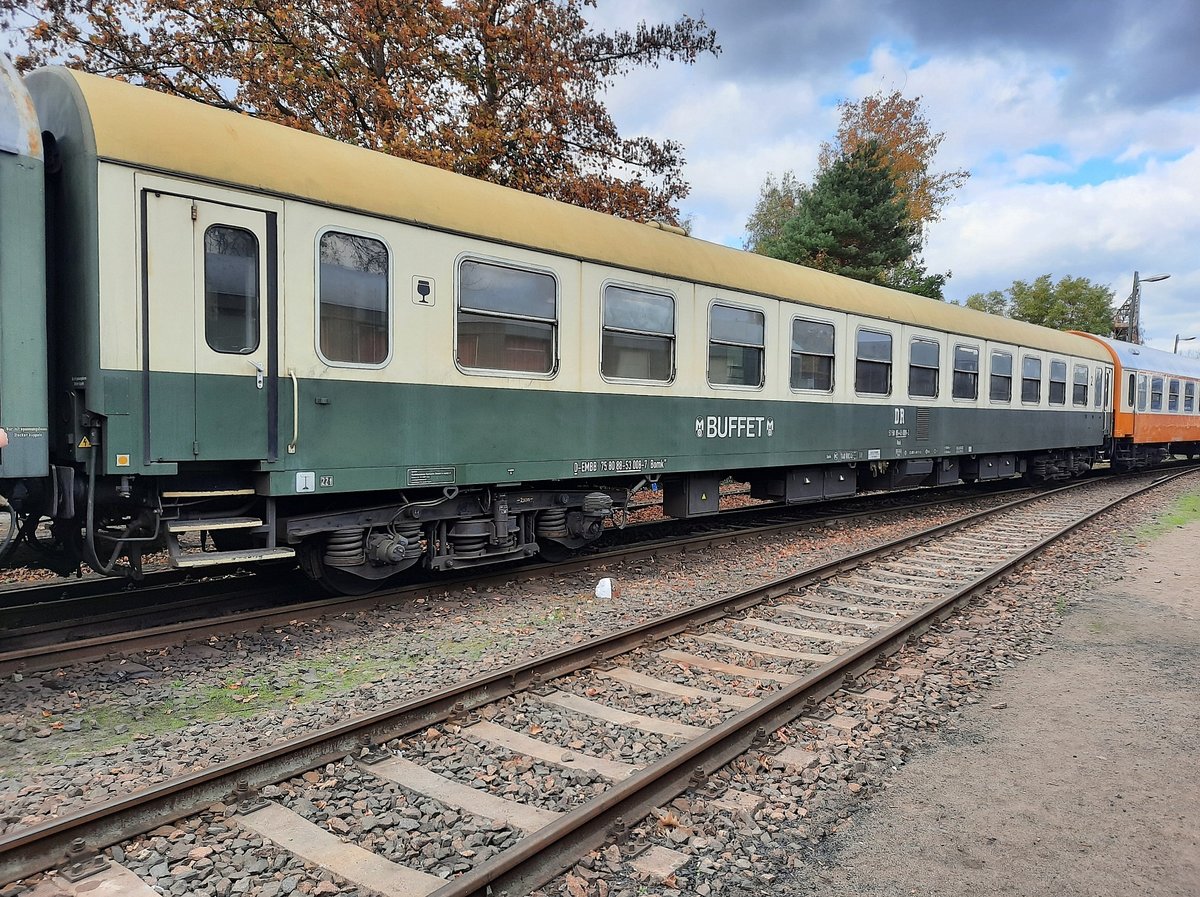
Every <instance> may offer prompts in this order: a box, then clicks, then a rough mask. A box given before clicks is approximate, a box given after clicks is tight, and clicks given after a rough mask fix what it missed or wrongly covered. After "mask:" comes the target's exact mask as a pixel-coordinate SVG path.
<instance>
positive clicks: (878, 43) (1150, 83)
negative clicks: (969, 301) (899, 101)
mask: <svg viewBox="0 0 1200 897" xmlns="http://www.w3.org/2000/svg"><path fill="white" fill-rule="evenodd" d="M683 14H689V15H692V16H695V17H700V16H703V18H704V19H705V20H706V21H707V22H708V24H709V25H710V26H712V27H713V28H715V29H716V32H717V41H718V43H719V44H720V45H721V47H722V52H721V54H720V55H719V56H718V57H716V58H711V57H708V58H705V59H703V60H701V61H700V62H698V63H697V64H696V65H694V66H690V67H689V66H684V65H681V64H671V63H666V64H664V65H663V66H661V67H660V68H658V69H647V70H643V71H638V72H634V73H631V74H630V75H628V76H626V77H624V78H622V79H621V80H619V81H618V82H616V83H615V84H614V85H613V86H612V88H611V89H610V91H609V92H608V95H607V103H608V106H609V110H610V112H611V113H612V114H613V117H614V119H615V120H616V122H617V124H618V126H619V127H620V129H621V132H622V133H623V134H625V135H626V136H633V135H637V134H644V135H647V136H651V137H655V138H659V139H663V138H671V139H674V140H677V141H680V142H681V143H682V144H683V145H684V147H685V149H686V152H685V156H686V159H687V164H686V167H685V169H684V177H685V179H686V180H687V181H688V182H689V183H690V184H691V192H690V194H689V195H688V197H687V198H686V199H685V200H684V201H683V202H682V204H681V209H682V213H683V216H684V217H685V218H691V220H692V227H693V235H694V236H697V237H700V238H702V239H705V240H712V241H714V242H718V243H724V244H726V245H730V246H737V247H741V246H742V245H743V244H744V241H745V223H746V219H747V218H748V217H749V215H750V212H751V211H752V210H753V207H754V203H755V201H756V199H757V198H758V194H759V188H760V187H761V185H762V183H763V180H764V178H765V177H766V175H767V174H768V173H774V174H775V175H777V176H778V175H780V174H782V173H783V172H784V171H789V170H790V171H794V172H795V173H796V175H797V176H798V177H799V178H800V179H801V180H803V181H806V182H810V181H811V180H812V175H813V172H814V171H815V169H816V163H817V153H818V151H819V150H820V146H821V143H822V142H823V141H828V140H830V139H831V138H832V137H833V135H834V132H835V131H836V129H837V124H838V119H839V114H838V109H837V104H838V102H839V101H841V100H845V99H850V100H857V99H860V98H861V97H863V96H867V95H869V94H871V93H874V92H876V91H878V90H882V91H884V92H885V93H888V92H891V91H892V90H900V91H901V92H902V93H903V94H904V95H905V96H906V97H917V96H919V97H920V98H921V102H922V108H923V109H924V111H925V113H926V116H927V118H928V120H929V122H930V124H931V126H932V129H933V130H934V131H935V132H936V131H941V132H944V133H945V135H946V136H945V140H944V142H943V143H942V145H941V147H940V149H939V152H938V155H937V157H936V158H935V160H934V166H933V167H934V170H935V171H944V170H951V169H958V168H963V169H967V170H969V171H970V172H971V177H970V179H969V180H968V181H967V183H966V185H965V186H964V187H963V188H962V189H961V190H959V191H958V193H957V194H956V195H955V197H954V199H953V200H952V201H951V202H950V203H949V204H948V206H947V207H946V208H945V209H944V210H943V213H942V218H941V220H940V221H938V222H936V223H935V224H933V225H932V226H931V227H930V228H929V233H928V242H927V244H926V247H925V261H926V267H927V269H928V270H929V271H931V272H944V271H950V272H952V276H951V279H950V281H949V283H948V285H947V288H946V290H945V294H946V298H947V299H950V300H953V301H959V302H961V301H963V300H964V299H965V298H966V297H967V296H969V295H970V294H972V293H976V292H985V291H988V290H1003V289H1005V288H1007V287H1008V286H1009V285H1011V284H1012V282H1013V281H1014V280H1026V281H1029V280H1033V279H1035V278H1037V277H1039V276H1040V275H1042V274H1050V275H1052V277H1053V278H1054V280H1058V279H1059V278H1061V277H1063V276H1071V277H1086V278H1088V279H1089V280H1091V281H1093V282H1095V283H1099V284H1103V285H1105V286H1108V287H1110V288H1111V289H1112V291H1113V293H1114V294H1115V296H1116V304H1118V305H1119V304H1120V303H1122V302H1123V301H1125V299H1127V298H1128V297H1129V295H1130V292H1131V291H1132V287H1133V278H1134V272H1135V271H1136V272H1139V273H1140V275H1141V277H1143V278H1144V277H1147V276H1152V275H1157V274H1169V275H1170V278H1169V279H1167V280H1164V281H1159V282H1153V283H1144V284H1142V287H1141V296H1142V303H1141V315H1142V327H1143V330H1144V332H1145V335H1146V341H1147V342H1148V343H1149V344H1151V345H1154V346H1157V347H1159V348H1165V349H1167V350H1168V351H1169V350H1170V349H1171V348H1172V346H1173V343H1174V339H1175V336H1176V334H1180V335H1182V336H1184V337H1187V336H1195V337H1196V339H1195V340H1194V341H1191V342H1181V343H1180V349H1181V351H1185V350H1191V351H1192V352H1200V0H1155V2H1153V3H1147V2H1144V0H1040V2H1039V0H890V2H889V0H796V2H788V0H599V6H598V8H597V9H596V10H594V11H593V12H592V14H591V16H590V17H591V18H592V20H593V22H594V24H595V25H596V26H597V27H602V28H614V27H616V28H630V27H633V26H634V25H635V24H636V23H637V22H638V21H641V20H646V21H648V22H651V23H655V22H668V21H674V20H675V19H676V18H678V17H679V16H680V15H683ZM1193 347H1195V348H1193Z"/></svg>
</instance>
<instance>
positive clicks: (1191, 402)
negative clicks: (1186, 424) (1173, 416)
mask: <svg viewBox="0 0 1200 897" xmlns="http://www.w3.org/2000/svg"><path fill="white" fill-rule="evenodd" d="M1183 410H1184V412H1185V413H1187V414H1191V413H1192V412H1193V411H1195V410H1196V384H1195V383H1185V384H1183Z"/></svg>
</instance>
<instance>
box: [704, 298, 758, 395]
mask: <svg viewBox="0 0 1200 897" xmlns="http://www.w3.org/2000/svg"><path fill="white" fill-rule="evenodd" d="M766 336H767V319H766V315H764V314H763V313H762V312H761V311H757V310H755V309H750V308H736V307H734V306H732V305H721V304H720V303H716V304H714V305H713V307H712V308H711V310H710V311H709V315H708V382H709V384H711V385H712V386H754V387H758V386H762V385H763V356H764V354H765V347H766V344H767V340H766Z"/></svg>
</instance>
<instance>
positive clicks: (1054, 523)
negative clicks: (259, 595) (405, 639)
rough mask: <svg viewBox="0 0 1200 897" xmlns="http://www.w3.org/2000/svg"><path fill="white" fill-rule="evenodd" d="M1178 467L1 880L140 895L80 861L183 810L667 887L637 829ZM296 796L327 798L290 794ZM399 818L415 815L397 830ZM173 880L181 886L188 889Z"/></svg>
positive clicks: (381, 877) (237, 788)
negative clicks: (58, 872) (45, 873)
mask: <svg viewBox="0 0 1200 897" xmlns="http://www.w3.org/2000/svg"><path fill="white" fill-rule="evenodd" d="M1189 472H1191V471H1183V472H1181V473H1176V474H1171V475H1167V476H1159V477H1157V478H1155V479H1152V480H1151V481H1150V482H1149V483H1145V482H1144V481H1145V480H1147V479H1151V478H1150V476H1149V475H1144V476H1143V477H1141V478H1134V479H1132V480H1106V481H1100V482H1086V483H1081V484H1075V485H1072V486H1068V487H1062V488H1060V489H1056V490H1053V491H1050V492H1046V493H1044V494H1041V495H1038V496H1033V497H1028V498H1024V499H1020V500H1017V501H1013V502H1009V503H1006V504H1004V505H1001V506H999V507H996V508H992V509H989V510H987V511H982V512H979V513H977V514H973V515H970V516H969V517H966V518H963V519H960V520H956V521H953V522H951V523H947V524H943V525H940V526H937V527H933V528H931V529H929V530H926V531H924V532H922V533H919V534H916V535H914V536H911V537H907V538H904V539H899V540H895V541H894V542H891V543H888V544H886V545H883V546H879V547H877V548H874V549H871V550H869V551H864V552H860V553H859V554H857V555H854V556H852V557H848V558H842V559H840V560H838V561H835V562H832V563H829V564H825V565H822V566H820V567H817V568H815V569H812V570H809V571H806V572H804V573H802V574H799V575H796V576H791V577H788V578H786V579H782V580H778V581H775V582H772V583H769V584H767V585H765V586H762V587H758V588H754V589H751V590H747V591H744V592H740V593H737V594H734V595H729V596H726V597H723V598H720V599H716V600H713V601H710V602H708V603H706V604H703V605H700V606H698V607H696V608H693V609H691V610H687V611H681V612H679V613H676V614H672V615H670V616H667V617H663V618H660V619H657V620H654V621H651V622H649V623H645V624H642V625H639V626H636V627H633V628H631V629H628V630H626V631H623V632H619V633H616V634H614V635H612V636H607V637H604V638H598V639H595V640H593V641H591V642H589V643H587V644H584V645H581V646H578V647H574V648H569V649H565V650H562V651H559V652H557V653H555V654H553V655H551V656H548V657H542V658H537V659H534V660H532V661H530V662H529V663H526V664H521V665H518V666H512V667H509V668H506V669H503V670H499V671H496V672H493V673H489V674H487V675H484V676H480V677H477V678H475V679H472V680H470V681H466V682H462V683H459V684H457V685H455V686H452V687H450V688H447V689H444V690H442V691H439V692H437V693H434V694H430V695H426V696H423V697H420V698H416V699H413V700H409V701H406V702H403V703H402V704H399V705H397V706H394V707H391V708H388V709H387V710H384V711H380V712H378V713H375V714H372V715H370V716H367V717H362V718H359V719H355V720H351V721H348V722H346V723H344V724H343V725H340V726H337V727H335V728H333V729H330V730H328V731H325V732H317V733H312V734H310V735H308V736H305V737H303V738H298V739H294V740H292V741H288V742H284V743H280V744H277V745H275V746H273V747H272V748H270V749H268V750H266V751H263V752H260V753H258V754H255V755H253V756H246V757H244V758H241V759H238V760H236V761H231V762H228V763H224V764H221V765H220V766H216V767H212V768H210V769H208V770H205V771H203V772H200V773H196V774H193V775H190V776H187V777H184V778H180V779H177V780H173V781H171V782H167V783H164V784H162V785H159V786H156V787H153V788H150V789H146V790H145V791H142V792H138V793H137V794H134V795H130V796H129V797H126V798H123V799H120V800H115V801H112V802H109V803H107V804H104V805H98V806H95V807H93V808H91V809H89V810H87V811H85V812H80V813H76V814H74V815H72V816H69V817H64V818H62V819H59V820H56V821H54V822H52V823H47V824H44V825H41V826H38V827H37V828H35V829H31V830H28V831H25V832H21V833H18V834H16V835H9V836H5V837H4V838H0V881H9V880H14V879H17V878H21V877H23V876H27V875H30V874H32V873H35V872H37V871H40V870H44V869H47V868H50V867H52V866H54V865H56V864H58V863H60V862H62V860H63V859H64V858H66V857H68V856H69V862H68V866H69V867H70V869H69V870H68V871H69V872H70V873H72V874H79V875H83V874H86V873H89V872H92V873H93V874H92V875H91V877H90V878H89V881H90V882H92V883H93V885H94V884H95V883H97V882H105V881H111V882H120V881H123V882H125V884H126V886H127V890H126V891H124V892H123V893H137V891H136V890H128V888H129V887H136V886H138V885H139V884H140V880H139V879H138V878H137V877H136V876H135V875H134V874H133V873H131V872H130V871H129V870H128V869H126V868H124V867H122V866H119V865H116V864H111V863H109V864H107V865H105V861H104V860H102V859H101V858H99V856H98V854H97V853H96V851H97V850H99V849H100V848H104V847H107V846H109V845H113V844H117V843H119V842H121V841H123V840H124V839H127V838H131V837H134V836H136V835H139V834H141V833H144V832H147V831H149V830H151V829H153V828H155V827H156V826H160V825H164V824H166V823H169V822H172V821H174V820H179V819H182V818H185V817H187V816H189V815H191V814H197V813H206V814H207V816H206V819H207V820H209V821H208V822H206V823H205V825H204V826H202V827H201V829H200V830H203V831H206V832H211V833H212V836H213V837H214V839H215V840H214V841H213V843H212V844H204V843H196V845H195V847H194V848H192V847H191V844H192V842H190V841H189V842H187V844H188V847H189V849H190V850H194V851H195V852H196V853H195V855H196V856H199V857H201V858H204V859H209V858H211V857H212V856H214V855H216V856H218V857H219V856H220V851H221V850H222V849H223V848H222V846H221V845H223V844H227V843H228V842H227V840H224V839H223V835H225V834H227V833H230V832H234V833H236V836H237V837H239V838H242V839H262V840H263V841H264V843H265V842H270V843H273V844H274V845H276V847H277V848H278V849H279V850H280V851H283V852H286V853H288V854H290V855H291V856H293V857H297V858H299V859H301V860H303V861H304V862H305V863H307V864H310V865H311V866H313V867H315V868H317V869H318V870H321V871H320V872H319V874H320V876H322V878H321V879H320V880H324V881H330V880H333V881H337V882H346V883H349V884H351V885H357V886H359V887H361V888H367V889H372V890H375V891H379V892H381V893H385V894H389V895H404V897H407V895H426V894H434V895H436V897H467V895H484V894H500V893H504V892H507V893H509V894H510V895H514V897H515V895H517V894H520V893H526V892H528V891H529V890H530V889H532V888H535V887H538V886H539V885H541V884H544V883H545V882H547V881H550V880H551V879H553V878H554V877H555V876H556V875H558V874H560V873H561V872H563V871H565V870H567V869H570V868H572V866H573V865H574V864H575V863H576V862H577V861H578V859H579V858H580V857H581V856H583V855H585V854H586V853H588V852H589V851H592V850H596V849H599V848H603V849H604V851H605V854H604V855H605V856H608V857H610V858H611V861H612V862H619V863H628V864H630V865H632V866H634V867H635V868H637V867H638V864H639V863H642V864H645V865H646V867H647V868H651V867H653V868H657V869H658V870H660V872H661V873H662V874H668V875H669V874H670V867H671V865H672V864H674V863H677V862H682V861H686V859H687V857H686V856H685V855H683V854H675V853H673V852H672V850H671V848H670V847H668V846H665V845H662V844H658V845H655V846H653V847H651V848H650V849H649V850H648V851H643V850H642V846H643V845H640V844H637V843H636V839H634V838H633V837H632V832H633V831H634V829H635V826H636V824H637V823H638V822H639V821H640V820H642V819H644V818H646V817H647V816H650V815H651V814H656V813H657V814H661V815H658V818H659V819H660V820H662V819H663V818H665V816H666V815H668V814H669V810H663V809H661V808H664V807H666V806H667V805H669V804H670V802H671V801H672V800H674V799H675V798H676V797H677V796H678V795H680V794H683V793H684V792H687V793H689V794H690V795H691V796H692V797H693V798H694V800H695V801H697V802H700V803H702V804H705V805H706V806H709V807H710V808H714V809H715V810H717V811H724V810H727V811H729V812H735V813H736V812H745V811H746V810H747V809H749V808H752V806H753V804H754V801H755V798H754V796H753V795H747V794H742V793H738V792H736V791H731V790H729V789H723V788H722V787H721V785H720V783H721V781H722V780H723V776H722V774H721V772H720V770H721V768H722V767H723V766H724V765H725V764H727V763H729V762H730V761H731V760H734V759H735V758H737V757H739V756H740V755H742V754H744V753H746V752H751V753H752V754H754V755H755V756H757V757H758V758H759V759H760V760H761V761H762V762H764V763H773V764H777V765H779V766H782V767H785V768H790V769H793V770H795V769H804V768H806V767H809V766H811V765H812V764H813V763H814V762H815V761H814V755H812V754H809V753H807V752H805V751H803V750H798V749H796V748H795V746H792V747H786V746H784V743H783V738H782V737H781V736H780V732H781V730H782V728H783V727H785V726H788V725H789V724H796V723H797V722H798V723H799V724H802V725H804V726H805V727H809V728H813V727H816V728H821V727H825V728H834V729H838V728H849V729H852V728H854V727H855V726H856V725H858V724H859V723H858V721H857V720H856V719H854V718H852V717H849V716H836V715H835V716H831V715H829V713H828V712H827V711H826V710H825V709H824V708H823V706H822V704H821V702H822V700H823V699H825V698H827V697H829V696H830V695H833V694H834V693H835V692H836V693H839V703H845V704H847V705H854V706H863V707H870V706H884V705H886V704H888V703H889V702H890V701H891V700H892V699H893V698H894V695H890V694H889V693H888V692H887V691H886V690H885V689H881V688H871V687H858V685H857V683H858V682H859V681H860V680H862V679H863V678H864V676H865V675H866V674H867V673H868V672H869V671H870V670H872V669H873V668H875V667H877V666H879V665H880V664H886V663H887V658H888V656H889V655H890V654H891V653H893V652H895V651H896V650H898V649H899V648H900V647H901V646H902V645H903V644H904V643H905V642H906V641H907V640H908V639H910V638H913V637H914V636H915V635H918V634H920V633H921V632H923V631H924V630H925V629H927V628H929V627H930V626H932V625H933V624H934V623H936V622H938V621H940V620H942V619H944V618H945V617H946V616H948V615H949V614H951V613H952V612H953V611H954V610H955V609H956V608H957V607H959V606H960V605H961V604H963V603H964V602H966V601H968V600H969V599H970V598H971V597H973V596H974V595H976V594H978V593H980V592H982V591H984V590H986V589H987V588H988V587H989V585H990V584H992V583H993V582H995V581H996V580H997V579H999V578H1000V577H1002V576H1004V575H1005V574H1006V573H1008V572H1009V571H1011V570H1012V569H1014V568H1015V567H1017V566H1019V565H1020V564H1021V563H1023V562H1025V561H1026V560H1028V559H1029V558H1031V557H1033V556H1035V555H1036V554H1038V553H1039V552H1040V551H1042V550H1043V549H1044V548H1045V547H1046V546H1047V545H1049V544H1051V543H1052V542H1054V541H1055V540H1057V539H1059V538H1061V537H1062V536H1064V535H1066V534H1067V533H1069V532H1071V531H1072V530H1074V529H1075V528H1077V527H1078V526H1080V525H1081V524H1082V523H1084V522H1086V521H1087V520H1090V519H1091V518H1092V517H1094V516H1096V515H1098V514H1100V513H1102V512H1103V511H1105V510H1107V509H1108V508H1111V507H1113V506H1114V505H1116V504H1119V503H1120V502H1122V501H1125V500H1126V499H1128V498H1131V497H1133V496H1134V495H1138V494H1141V493H1142V492H1144V491H1146V490H1148V489H1151V488H1154V487H1155V486H1157V485H1160V484H1161V483H1163V482H1168V481H1170V480H1171V479H1174V478H1176V477H1178V476H1183V475H1185V474H1186V473H1189ZM1139 479H1140V480H1141V481H1142V482H1138V480H1139ZM679 671H686V672H687V673H688V674H689V675H688V676H687V677H686V678H688V679H689V680H690V684H682V683H680V682H679V681H678V680H679V678H680V676H679V675H678V672H679ZM647 694H657V695H659V696H660V697H661V696H668V697H670V698H673V699H675V700H677V701H678V702H679V706H680V708H681V713H679V714H675V715H674V716H668V715H664V714H659V715H655V714H653V713H648V712H639V710H638V701H639V700H640V699H641V696H644V695H647ZM656 706H658V707H660V708H661V707H662V702H661V701H660V702H659V703H658V704H657V705H656ZM535 715H536V718H537V719H538V720H540V722H538V723H536V724H531V723H530V722H529V720H530V719H531V718H532V717H533V716H535ZM639 744H640V745H641V749H640V750H638V749H635V747H634V746H635V745H639ZM452 757H453V758H456V759H455V761H454V762H449V760H448V758H452ZM344 758H346V759H344ZM350 758H353V759H350ZM347 760H349V762H347ZM331 763H338V764H340V765H338V766H336V767H331V766H327V764H331ZM566 786H569V789H570V793H571V795H572V798H571V800H570V801H568V803H569V804H570V805H571V806H570V807H569V808H568V809H565V810H563V809H561V808H559V809H552V808H551V806H549V805H548V802H547V800H546V796H547V794H549V793H550V792H552V791H562V790H563V788H564V787H566ZM314 788H315V789H317V790H318V791H320V790H322V789H324V790H326V791H328V792H329V796H330V800H324V799H323V800H321V801H319V802H316V803H314V802H313V801H311V800H308V799H307V798H304V797H303V796H301V797H297V795H303V794H305V793H307V792H306V789H307V791H311V790H312V789H314ZM335 792H346V795H345V796H346V798H347V799H348V800H349V801H350V803H349V804H348V805H349V806H352V807H353V808H354V814H355V816H354V824H350V823H347V822H346V821H345V817H343V816H341V815H337V814H335V813H332V812H330V810H329V808H330V806H332V805H336V804H337V800H336V799H334V794H335ZM216 803H219V804H220V811H218V810H214V809H213V807H212V805H213V804H216ZM318 803H319V804H320V806H318ZM418 807H420V808H428V807H433V808H434V813H433V815H430V814H428V813H425V812H424V809H422V810H420V811H418V812H417V813H416V817H414V816H413V815H412V812H411V811H412V810H414V809H415V808H418ZM222 813H223V814H224V815H222ZM418 819H420V820H421V821H419V822H418V821H417V820H418ZM429 819H434V820H436V821H435V822H432V823H431V822H428V820H429ZM414 822H416V825H415V827H414V825H413V823H414ZM447 827H448V828H447ZM434 828H437V829H438V831H436V832H434V831H426V829H434ZM414 832H416V833H418V834H416V835H414ZM219 833H220V834H219ZM481 833H482V836H481ZM426 836H428V837H426ZM159 840H164V839H161V838H160V839H159ZM455 844H457V845H459V846H458V847H455V846H454V845H455ZM386 845H391V846H390V847H387V846H386ZM430 845H433V849H431V850H430V849H428V848H430ZM443 845H449V846H443ZM122 855H123V854H122ZM183 856H192V854H191V853H185V854H184V855H183ZM182 865H183V866H186V867H187V871H186V872H181V873H180V874H182V875H185V876H190V877H188V878H186V879H185V881H187V882H191V883H192V884H196V885H198V884H199V880H198V879H199V878H202V877H203V876H201V875H200V874H199V873H197V872H196V869H195V867H194V866H188V865H187V864H186V863H185V864H182ZM263 865H264V868H267V865H268V864H265V863H264V864H263ZM164 868H165V867H164ZM204 868H211V869H213V870H219V869H220V868H223V867H222V866H221V865H220V864H219V863H216V862H210V863H209V864H208V866H206V867H204ZM278 868H282V867H278ZM664 870H665V871H664ZM213 874H216V873H215V872H214V873H213ZM316 880H317V879H313V881H316ZM293 886H294V883H293ZM143 887H144V885H143ZM146 893H150V892H149V891H147V892H146Z"/></svg>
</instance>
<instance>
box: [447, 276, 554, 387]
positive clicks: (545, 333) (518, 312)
mask: <svg viewBox="0 0 1200 897" xmlns="http://www.w3.org/2000/svg"><path fill="white" fill-rule="evenodd" d="M557 331H558V284H557V282H556V281H555V279H554V278H553V277H552V276H551V275H549V274H545V273H542V272H540V271H529V270H526V269H523V268H510V267H507V266H505V265H496V264H491V263H489V262H480V261H475V260H473V259H464V260H463V261H462V262H461V263H460V264H459V266H458V363H459V364H460V365H462V366H463V367H465V368H475V369H478V370H487V371H514V372H519V373H528V374H549V373H552V372H553V370H554V346H555V337H556V335H557Z"/></svg>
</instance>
